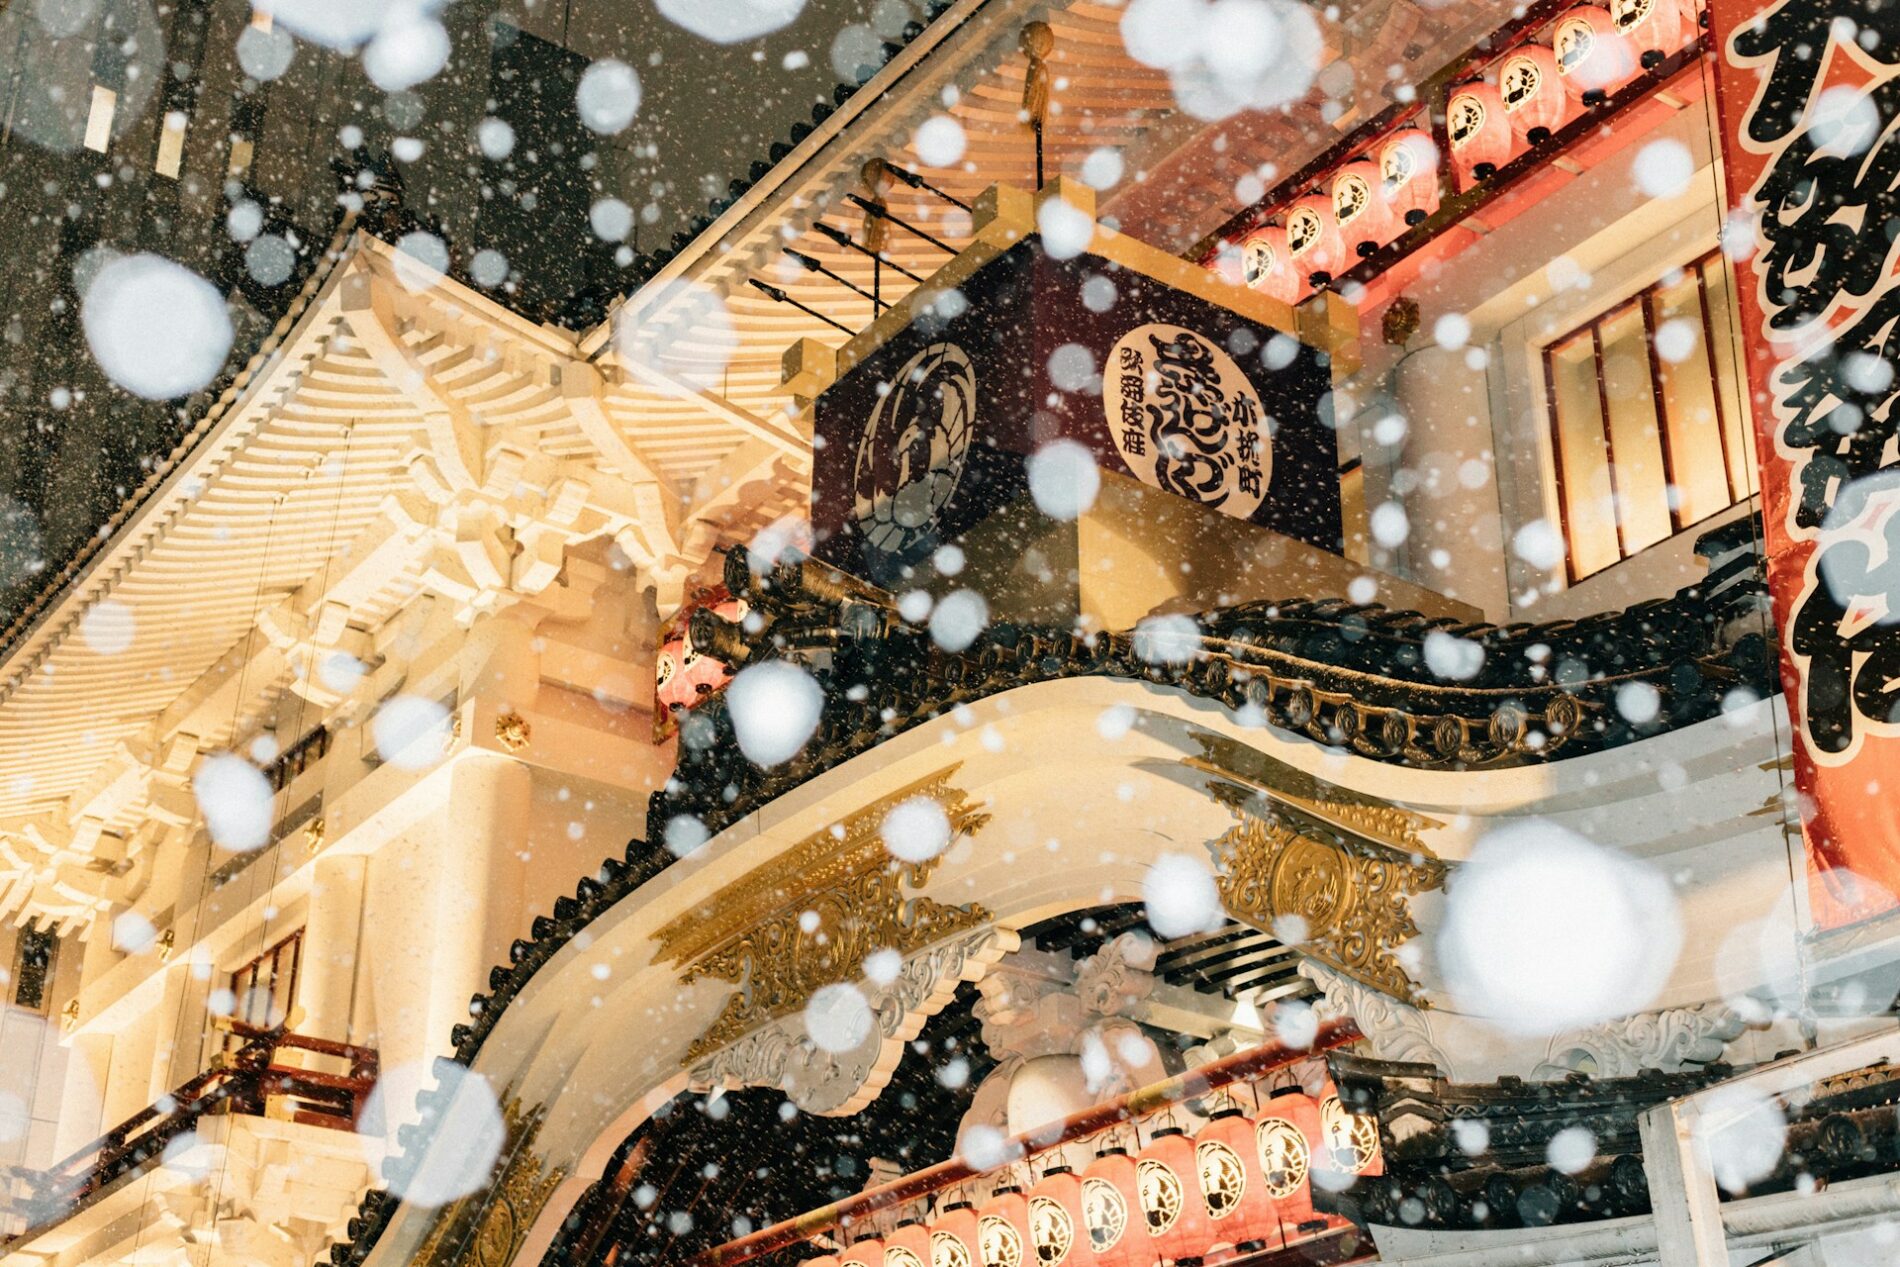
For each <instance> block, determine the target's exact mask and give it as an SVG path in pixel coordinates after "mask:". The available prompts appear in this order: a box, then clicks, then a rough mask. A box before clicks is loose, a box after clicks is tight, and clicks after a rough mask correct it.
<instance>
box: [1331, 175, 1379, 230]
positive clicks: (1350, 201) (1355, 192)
mask: <svg viewBox="0 0 1900 1267" xmlns="http://www.w3.org/2000/svg"><path fill="white" fill-rule="evenodd" d="M1371 205H1372V185H1371V183H1370V182H1368V181H1367V180H1366V178H1365V177H1364V176H1361V175H1360V174H1359V173H1358V172H1347V173H1346V174H1345V175H1343V176H1341V177H1340V178H1339V180H1338V181H1337V182H1336V183H1335V184H1334V185H1333V218H1334V219H1336V220H1338V221H1339V227H1340V228H1342V229H1343V228H1345V227H1346V226H1347V225H1349V224H1351V223H1352V222H1353V221H1354V220H1357V219H1358V218H1359V217H1360V216H1361V215H1362V214H1364V212H1365V210H1366V208H1367V207H1370V206H1371Z"/></svg>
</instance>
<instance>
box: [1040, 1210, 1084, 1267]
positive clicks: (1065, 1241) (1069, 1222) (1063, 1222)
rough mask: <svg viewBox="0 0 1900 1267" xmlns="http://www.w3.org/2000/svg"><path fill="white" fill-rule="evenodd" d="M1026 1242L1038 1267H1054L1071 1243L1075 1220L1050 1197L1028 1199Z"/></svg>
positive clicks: (1062, 1257)
mask: <svg viewBox="0 0 1900 1267" xmlns="http://www.w3.org/2000/svg"><path fill="white" fill-rule="evenodd" d="M1029 1239H1030V1240H1031V1241H1032V1242H1033V1243H1034V1244H1035V1246H1036V1262H1037V1263H1038V1264H1039V1265H1040V1267H1058V1264H1060V1263H1061V1262H1062V1260H1063V1259H1065V1258H1067V1257H1068V1256H1069V1248H1070V1246H1072V1245H1074V1244H1075V1220H1074V1219H1071V1218H1070V1217H1069V1212H1068V1211H1067V1210H1065V1209H1063V1208H1062V1203H1061V1202H1060V1201H1057V1200H1056V1199H1055V1198H1053V1197H1031V1198H1029Z"/></svg>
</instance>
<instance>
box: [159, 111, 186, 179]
mask: <svg viewBox="0 0 1900 1267" xmlns="http://www.w3.org/2000/svg"><path fill="white" fill-rule="evenodd" d="M187 122H188V120H187V119H186V118H185V112H184V111H183V110H173V111H171V112H170V113H169V114H167V115H166V116H165V126H164V129H163V130H162V131H161V132H159V134H158V158H157V160H156V161H155V162H154V163H153V164H152V170H154V171H156V172H157V173H158V174H159V175H160V176H169V177H171V178H172V179H173V180H177V179H178V169H179V166H180V165H181V164H182V163H183V162H184V160H185V126H186V123H187Z"/></svg>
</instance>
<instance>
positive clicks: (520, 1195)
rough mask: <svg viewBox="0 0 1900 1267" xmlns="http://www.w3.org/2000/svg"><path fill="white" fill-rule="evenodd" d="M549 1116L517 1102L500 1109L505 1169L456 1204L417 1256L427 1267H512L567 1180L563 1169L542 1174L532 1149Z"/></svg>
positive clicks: (542, 1111)
mask: <svg viewBox="0 0 1900 1267" xmlns="http://www.w3.org/2000/svg"><path fill="white" fill-rule="evenodd" d="M543 1113H544V1110H542V1109H540V1108H536V1109H534V1110H533V1111H531V1112H528V1111H523V1109H522V1107H521V1104H520V1102H519V1101H518V1100H515V1099H513V1098H512V1097H511V1098H510V1099H508V1100H507V1101H505V1102H504V1103H503V1104H502V1106H501V1114H502V1121H503V1123H504V1125H505V1127H506V1135H505V1140H506V1142H505V1143H504V1144H503V1145H502V1155H503V1156H505V1157H506V1158H507V1160H506V1161H505V1162H504V1163H503V1164H502V1166H501V1168H500V1170H499V1172H498V1173H497V1174H496V1175H495V1178H494V1180H493V1181H492V1182H491V1183H489V1184H488V1185H487V1186H486V1187H483V1188H481V1189H480V1190H478V1191H476V1192H475V1193H473V1194H471V1195H469V1196H466V1197H463V1198H462V1199H461V1200H459V1201H456V1202H454V1203H453V1204H451V1205H450V1206H449V1207H448V1208H447V1209H446V1210H444V1211H443V1213H442V1214H441V1216H440V1217H439V1218H438V1219H437V1220H436V1223H435V1226H434V1227H433V1228H431V1229H430V1230H429V1235H428V1238H427V1239H425V1240H424V1241H423V1242H422V1248H421V1249H419V1250H418V1251H417V1252H416V1256H415V1260H414V1261H415V1262H417V1263H419V1264H422V1267H462V1265H464V1264H466V1265H467V1267H507V1264H508V1263H509V1262H511V1261H512V1260H513V1259H514V1256H515V1254H516V1253H517V1252H518V1251H519V1250H520V1249H521V1245H522V1242H523V1241H525V1240H526V1239H527V1237H528V1228H529V1227H530V1226H531V1225H532V1224H533V1222H534V1219H535V1216H536V1215H538V1214H539V1213H540V1212H541V1207H542V1206H544V1205H546V1204H547V1201H548V1198H549V1197H550V1196H552V1195H553V1193H554V1190H555V1189H556V1188H558V1187H559V1186H560V1185H561V1181H562V1180H563V1179H565V1178H567V1171H566V1170H565V1169H564V1168H562V1167H559V1166H556V1167H555V1168H554V1169H552V1170H548V1171H546V1172H543V1170H542V1158H541V1155H540V1154H539V1153H538V1152H536V1151H535V1150H534V1149H533V1148H530V1147H529V1144H530V1143H532V1142H533V1140H534V1137H535V1135H536V1133H538V1132H539V1130H540V1129H541V1118H542V1116H543Z"/></svg>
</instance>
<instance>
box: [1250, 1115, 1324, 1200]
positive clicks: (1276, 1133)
mask: <svg viewBox="0 0 1900 1267" xmlns="http://www.w3.org/2000/svg"><path fill="white" fill-rule="evenodd" d="M1254 1141H1255V1143H1257V1144H1258V1145H1259V1146H1260V1173H1261V1175H1262V1176H1263V1177H1264V1179H1265V1180H1266V1185H1267V1195H1268V1196H1270V1197H1272V1198H1273V1199H1274V1200H1276V1201H1282V1200H1285V1199H1286V1198H1287V1197H1290V1196H1292V1195H1293V1194H1294V1193H1295V1192H1297V1191H1299V1187H1300V1185H1301V1184H1303V1183H1305V1182H1306V1172H1307V1169H1308V1168H1309V1166H1310V1165H1311V1161H1310V1159H1309V1157H1308V1155H1307V1151H1306V1137H1305V1136H1304V1135H1302V1134H1300V1128H1299V1127H1297V1126H1295V1125H1293V1123H1291V1122H1289V1121H1287V1120H1286V1119H1285V1118H1283V1117H1270V1118H1267V1119H1266V1120H1265V1121H1263V1122H1261V1123H1260V1125H1259V1127H1258V1128H1257V1129H1256V1130H1255V1131H1254Z"/></svg>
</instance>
